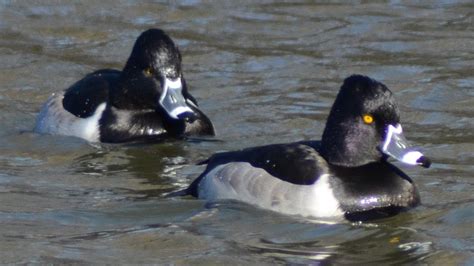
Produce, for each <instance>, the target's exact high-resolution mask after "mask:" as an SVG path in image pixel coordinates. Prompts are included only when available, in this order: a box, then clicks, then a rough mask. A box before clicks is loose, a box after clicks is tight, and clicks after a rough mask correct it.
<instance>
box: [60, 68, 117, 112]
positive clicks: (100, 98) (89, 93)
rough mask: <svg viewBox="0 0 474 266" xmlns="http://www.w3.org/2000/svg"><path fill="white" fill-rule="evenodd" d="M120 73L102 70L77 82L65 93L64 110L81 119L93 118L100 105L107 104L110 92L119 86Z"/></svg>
mask: <svg viewBox="0 0 474 266" xmlns="http://www.w3.org/2000/svg"><path fill="white" fill-rule="evenodd" d="M120 73H121V72H120V71H118V70H113V69H102V70H98V71H95V72H93V73H90V74H88V75H87V76H85V77H84V78H83V79H81V80H79V81H77V82H76V83H74V84H73V85H72V86H71V87H69V88H68V89H67V90H66V91H65V93H64V98H63V107H64V109H66V110H67V111H68V112H70V113H72V114H73V115H75V116H77V117H80V118H87V117H89V116H92V115H93V114H94V112H95V110H96V109H97V107H98V106H99V105H100V104H102V103H104V102H107V100H108V97H109V91H110V89H111V88H113V87H115V86H117V83H118V80H119V77H120Z"/></svg>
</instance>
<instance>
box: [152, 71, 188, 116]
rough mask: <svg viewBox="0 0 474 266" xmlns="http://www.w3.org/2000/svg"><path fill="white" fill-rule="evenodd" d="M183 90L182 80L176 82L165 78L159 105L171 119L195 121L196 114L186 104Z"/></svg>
mask: <svg viewBox="0 0 474 266" xmlns="http://www.w3.org/2000/svg"><path fill="white" fill-rule="evenodd" d="M182 90H183V85H182V83H181V79H180V78H178V79H176V80H170V79H167V78H165V82H164V84H163V92H162V93H161V96H160V99H159V103H160V105H161V106H162V107H163V109H164V110H165V111H166V113H168V115H169V116H170V117H171V118H173V119H187V120H193V119H194V117H195V113H194V112H193V110H192V109H191V108H190V107H189V106H188V105H187V104H186V99H185V98H184V96H183V92H182Z"/></svg>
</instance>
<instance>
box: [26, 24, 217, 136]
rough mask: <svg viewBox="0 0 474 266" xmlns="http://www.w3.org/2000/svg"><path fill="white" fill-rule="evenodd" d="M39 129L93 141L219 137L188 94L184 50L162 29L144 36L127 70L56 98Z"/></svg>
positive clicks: (89, 79)
mask: <svg viewBox="0 0 474 266" xmlns="http://www.w3.org/2000/svg"><path fill="white" fill-rule="evenodd" d="M35 131H36V132H39V133H48V134H58V135H67V136H76V137H79V138H83V139H86V140H88V141H91V142H98V141H100V142H127V141H135V140H147V141H150V140H151V141H153V140H161V139H163V138H168V137H180V136H189V135H194V136H196V135H214V127H213V125H212V123H211V121H210V120H209V118H208V117H207V116H206V115H205V114H204V113H203V112H202V111H201V110H199V108H198V106H197V102H196V100H195V99H194V97H192V96H191V94H190V93H189V92H188V88H187V85H186V81H185V79H184V76H183V73H182V70H181V54H180V52H179V50H178V47H177V46H176V45H175V44H174V42H173V41H172V40H171V38H170V37H169V36H168V35H167V34H166V33H165V32H164V31H162V30H159V29H150V30H147V31H145V32H143V33H142V34H141V35H140V36H139V37H138V39H137V41H136V42H135V45H134V47H133V50H132V53H131V55H130V57H129V59H128V61H127V63H126V65H125V67H124V68H123V70H122V71H119V70H113V69H102V70H98V71H95V72H93V73H90V74H88V75H86V76H85V77H84V78H82V79H81V80H79V81H77V82H76V83H75V84H73V85H72V86H71V87H69V88H68V89H67V90H66V91H64V92H62V93H55V94H53V95H52V96H51V97H50V98H49V99H48V101H47V102H46V103H45V104H44V106H43V107H42V109H41V111H40V113H39V115H38V118H37V122H36V127H35Z"/></svg>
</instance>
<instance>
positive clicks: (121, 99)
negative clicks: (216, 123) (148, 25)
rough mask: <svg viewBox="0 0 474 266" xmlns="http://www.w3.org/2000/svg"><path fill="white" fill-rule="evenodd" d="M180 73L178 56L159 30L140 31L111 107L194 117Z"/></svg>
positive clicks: (171, 43) (171, 44)
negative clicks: (188, 104) (187, 102)
mask: <svg viewBox="0 0 474 266" xmlns="http://www.w3.org/2000/svg"><path fill="white" fill-rule="evenodd" d="M188 96H189V94H188V92H187V88H186V82H185V80H184V77H183V74H182V71H181V54H180V52H179V49H178V47H177V46H176V45H175V44H174V42H173V40H171V38H170V37H169V36H168V35H167V34H166V33H165V32H164V31H162V30H160V29H149V30H147V31H145V32H143V33H142V34H141V35H140V36H139V37H138V39H137V40H136V42H135V45H134V46H133V50H132V53H131V55H130V57H129V59H128V61H127V64H126V65H125V67H124V69H123V71H122V74H121V78H120V86H118V89H117V90H116V91H114V92H112V93H111V101H112V104H113V105H114V106H116V107H118V108H122V109H154V110H156V111H158V112H162V113H163V114H165V115H167V116H168V118H170V119H176V120H180V119H184V118H190V117H192V116H193V111H192V110H191V109H190V108H189V107H188V106H187V104H186V98H188Z"/></svg>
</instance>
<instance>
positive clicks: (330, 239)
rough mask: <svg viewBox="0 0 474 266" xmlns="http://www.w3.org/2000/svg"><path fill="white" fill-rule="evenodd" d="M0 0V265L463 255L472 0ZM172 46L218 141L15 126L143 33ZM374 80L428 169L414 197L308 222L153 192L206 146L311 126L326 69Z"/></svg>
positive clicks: (473, 140) (331, 82)
mask: <svg viewBox="0 0 474 266" xmlns="http://www.w3.org/2000/svg"><path fill="white" fill-rule="evenodd" d="M259 2H260V3H253V2H248V3H246V4H243V3H241V2H240V1H226V2H214V1H212V2H207V1H170V2H167V1H156V2H155V1H148V2H146V3H140V4H138V3H137V2H136V1H125V0H123V1H78V2H75V3H70V2H66V1H8V0H4V1H0V62H1V65H0V124H1V125H2V126H1V127H0V136H1V138H0V202H1V203H0V263H2V264H5V263H42V264H43V263H92V262H96V263H99V262H100V263H110V264H113V263H161V264H163V263H175V264H194V263H202V264H209V263H210V264H223V263H226V264H245V263H248V264H259V265H262V264H275V263H302V264H308V263H315V264H317V263H319V262H322V263H336V264H349V263H360V264H362V263H368V262H371V263H373V264H398V263H407V264H413V263H419V264H439V265H452V264H464V265H469V264H474V237H473V236H474V197H473V191H474V179H473V172H474V166H473V165H474V120H473V117H474V98H473V96H474V90H473V86H474V78H473V65H474V35H473V32H474V23H473V17H474V5H473V4H472V3H471V1H427V2H426V3H423V2H421V1H418V2H412V1H381V2H379V3H371V2H370V1H359V2H358V3H357V4H354V5H348V4H344V3H339V2H336V1H324V2H322V3H314V1H294V2H292V3H287V2H284V1H281V2H280V1H259ZM151 27H160V28H163V29H165V30H166V31H167V32H168V33H169V34H170V35H171V36H172V37H173V39H175V41H176V42H177V43H178V45H179V46H180V49H181V52H182V54H183V60H184V73H185V76H186V79H187V81H188V82H187V83H188V85H189V86H190V91H191V92H192V93H193V95H194V96H195V97H196V98H197V99H198V101H199V103H200V106H201V108H202V110H204V111H205V112H206V113H207V114H208V115H209V117H210V118H211V119H212V120H213V121H214V123H215V126H216V128H217V132H218V136H217V138H218V139H220V140H222V141H220V142H208V141H171V142H166V143H159V144H153V145H139V144H128V145H98V144H89V143H86V142H84V141H82V140H79V139H75V138H71V137H56V136H40V135H36V134H34V133H32V132H31V129H32V128H33V126H34V121H35V116H36V114H37V113H38V111H39V108H40V106H41V104H42V103H43V102H44V101H45V100H46V99H47V98H48V97H49V95H50V94H51V93H53V92H56V91H60V90H63V89H65V88H67V87H68V86H69V85H71V84H72V83H73V82H74V81H76V80H77V79H79V78H80V77H82V76H83V75H85V74H86V73H88V72H90V71H93V70H96V69H99V68H108V67H112V68H121V67H122V66H123V64H124V62H125V60H126V59H127V57H128V55H129V52H130V50H131V47H132V45H133V42H134V41H135V39H136V37H137V36H138V35H139V34H140V32H141V31H143V30H145V29H147V28H151ZM353 73H361V74H366V75H369V76H371V77H373V78H376V79H378V80H380V81H382V82H383V83H385V84H386V85H387V86H388V87H389V88H390V89H391V90H392V91H393V92H394V93H395V96H396V99H397V100H398V102H399V105H400V108H401V110H402V122H403V126H404V130H405V131H406V136H407V138H408V139H409V140H410V141H411V142H413V143H415V144H416V145H419V146H421V147H423V150H424V151H425V154H427V155H429V156H430V157H431V159H432V160H433V162H434V163H433V165H432V168H430V169H428V170H425V169H421V168H418V167H406V166H402V167H403V169H404V171H406V172H407V173H408V174H409V175H410V176H412V177H413V178H414V180H415V182H416V183H417V185H418V187H419V190H420V193H421V197H422V201H423V205H422V206H420V207H418V208H416V209H414V210H412V211H410V212H408V213H404V214H401V215H398V216H395V217H392V218H389V219H384V220H379V221H374V222H371V223H364V224H349V223H347V224H324V223H315V222H314V221H308V220H305V219H302V218H299V217H291V216H283V215H279V214H276V213H272V212H268V211H264V210H261V209H257V208H255V207H252V206H248V205H245V204H241V203H236V202H217V203H212V204H206V203H204V202H202V201H199V200H195V199H192V198H174V199H168V198H164V197H163V195H164V194H165V193H167V192H170V191H174V190H178V189H180V188H183V187H186V186H187V184H189V183H190V182H191V181H192V180H193V179H194V178H195V177H197V175H198V174H199V173H200V172H201V171H202V169H203V168H202V166H197V165H195V163H197V162H199V161H200V160H203V159H205V158H206V157H207V156H209V155H210V154H212V153H214V152H217V151H225V150H233V149H238V148H242V147H248V146H255V145H263V144H269V143H278V142H288V141H297V140H302V139H319V138H320V136H321V133H322V130H323V128H324V123H325V120H326V116H327V114H328V112H329V109H330V107H331V105H332V102H333V100H334V97H335V95H336V93H337V91H338V88H339V86H340V84H341V83H342V80H343V79H344V78H345V77H347V76H348V75H350V74H353Z"/></svg>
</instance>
